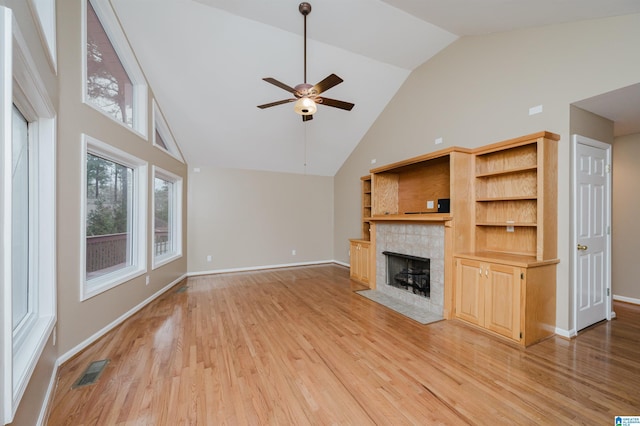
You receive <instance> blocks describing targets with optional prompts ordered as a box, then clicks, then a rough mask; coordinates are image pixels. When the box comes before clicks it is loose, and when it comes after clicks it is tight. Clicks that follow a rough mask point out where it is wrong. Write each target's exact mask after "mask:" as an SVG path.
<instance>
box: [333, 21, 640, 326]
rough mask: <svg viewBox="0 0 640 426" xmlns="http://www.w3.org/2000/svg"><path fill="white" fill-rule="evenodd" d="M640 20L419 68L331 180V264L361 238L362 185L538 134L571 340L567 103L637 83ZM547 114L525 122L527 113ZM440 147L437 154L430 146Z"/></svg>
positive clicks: (468, 42)
mask: <svg viewBox="0 0 640 426" xmlns="http://www.w3.org/2000/svg"><path fill="white" fill-rule="evenodd" d="M638 40H640V15H631V16H624V17H616V18H610V19H601V20H595V21H584V22H578V23H570V24H562V25H554V26H549V27H544V28H534V29H526V30H519V31H512V32H508V33H498V34H490V35H485V36H477V37H465V38H461V39H460V40H458V41H456V42H455V43H453V44H452V45H451V46H449V47H448V48H447V49H445V50H444V51H442V52H441V53H439V54H438V55H437V56H435V57H434V58H432V59H431V60H430V61H429V62H427V63H425V64H424V65H422V66H421V67H419V68H418V69H416V70H415V71H414V72H413V73H412V74H411V75H410V77H409V78H408V79H407V81H406V83H405V84H404V85H403V86H402V88H401V89H400V90H399V91H398V93H397V94H396V96H395V97H394V99H393V100H392V101H391V102H390V103H389V105H388V106H387V108H386V109H385V110H384V111H383V113H382V114H381V115H380V117H379V118H378V120H377V121H376V122H375V123H374V125H373V126H372V127H371V129H370V130H369V132H368V133H367V134H366V135H365V137H364V138H363V140H362V141H361V143H360V144H359V145H358V146H357V147H356V149H355V150H354V151H353V153H352V154H351V156H350V157H349V158H348V159H347V161H346V162H345V164H344V165H343V167H342V168H341V169H340V171H339V172H338V173H337V175H336V177H335V184H334V191H335V203H336V209H335V231H334V235H335V237H334V255H335V258H336V259H338V260H341V261H347V260H348V255H347V253H348V245H347V244H346V239H347V238H349V237H354V236H358V235H359V233H360V229H359V225H358V217H359V215H360V207H359V205H360V197H359V193H358V190H357V188H358V177H359V176H361V175H364V174H366V173H367V172H368V170H369V169H370V168H371V159H376V160H377V163H376V164H377V165H383V164H386V163H390V162H393V161H397V160H401V159H404V158H408V157H411V156H415V155H419V154H423V153H428V152H432V151H434V150H436V149H440V148H443V147H447V146H452V145H457V146H463V147H477V146H481V145H485V144H488V143H492V142H498V141H501V140H504V139H508V138H513V137H517V136H521V135H525V134H528V133H533V132H536V131H539V130H549V131H551V132H554V133H558V134H560V136H561V138H562V139H561V141H560V142H559V150H558V210H559V214H558V229H560V230H561V231H560V233H559V235H558V256H559V258H560V264H559V265H558V274H557V327H558V328H559V329H561V330H564V331H567V332H568V331H571V329H572V327H573V324H572V314H571V309H570V306H571V300H570V286H569V278H570V277H569V270H570V268H569V266H570V265H569V232H568V230H569V229H570V227H569V226H570V216H569V207H570V205H569V200H570V197H569V195H570V192H569V191H570V187H569V182H570V179H569V172H570V156H569V155H570V149H569V148H570V143H569V142H570V123H569V122H570V104H571V103H573V102H576V101H579V100H582V99H585V98H589V97H592V96H595V95H598V94H601V93H605V92H609V91H611V90H614V89H618V88H620V87H625V86H628V85H631V84H635V83H637V82H638V81H639V80H640V77H639V76H640V50H638V49H637V41H638ZM536 105H543V112H542V113H541V114H537V115H533V116H529V115H528V111H529V108H530V107H533V106H536ZM438 137H442V138H443V139H444V143H443V144H442V145H438V146H435V145H434V139H435V138H438Z"/></svg>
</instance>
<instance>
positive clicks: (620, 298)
mask: <svg viewBox="0 0 640 426" xmlns="http://www.w3.org/2000/svg"><path fill="white" fill-rule="evenodd" d="M613 300H618V301H620V302H627V303H633V304H634V305H640V299H635V298H633V297H625V296H618V295H616V294H614V295H613Z"/></svg>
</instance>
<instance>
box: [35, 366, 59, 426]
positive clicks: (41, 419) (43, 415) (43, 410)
mask: <svg viewBox="0 0 640 426" xmlns="http://www.w3.org/2000/svg"><path fill="white" fill-rule="evenodd" d="M58 367H60V363H59V362H58V360H56V362H55V365H54V367H53V373H52V374H51V379H50V380H49V386H48V387H47V392H46V393H45V395H44V400H43V401H44V402H43V404H42V407H40V415H39V416H38V423H36V424H37V426H44V424H45V422H46V420H47V411H48V410H49V404H51V403H52V402H53V400H52V398H53V391H54V390H55V388H56V378H57V377H58Z"/></svg>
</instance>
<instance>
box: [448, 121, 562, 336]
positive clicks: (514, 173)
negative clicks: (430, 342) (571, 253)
mask: <svg viewBox="0 0 640 426" xmlns="http://www.w3.org/2000/svg"><path fill="white" fill-rule="evenodd" d="M558 140H559V136H558V135H555V134H553V133H548V132H540V133H536V134H533V135H528V136H523V137H521V138H517V139H512V140H509V141H505V142H500V143H497V144H492V145H488V146H485V147H482V148H479V149H478V150H476V151H475V152H474V169H475V170H474V172H475V175H474V178H473V191H472V195H473V203H472V205H471V208H472V209H473V210H474V211H473V214H472V220H473V226H472V227H471V232H473V233H474V237H473V242H472V247H473V248H472V250H471V251H469V252H458V253H456V257H455V259H456V262H455V263H456V268H455V271H456V276H455V283H456V285H455V306H456V317H457V318H459V319H462V320H464V321H467V322H469V323H471V324H474V325H477V326H480V327H483V328H485V329H487V330H490V331H491V332H493V333H496V334H498V335H501V336H504V337H507V338H509V339H511V340H513V341H516V342H519V343H520V344H522V345H525V346H527V345H530V344H532V343H535V342H537V341H539V340H541V339H543V338H545V337H548V336H550V335H552V334H553V333H554V332H555V308H556V288H555V283H556V273H555V271H556V267H555V265H556V264H557V263H558V259H556V252H557V247H556V246H557V185H558V184H557V152H558V147H557V143H556V142H557V141H558Z"/></svg>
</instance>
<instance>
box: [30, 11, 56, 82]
mask: <svg viewBox="0 0 640 426" xmlns="http://www.w3.org/2000/svg"><path fill="white" fill-rule="evenodd" d="M28 4H29V7H30V8H31V14H32V15H33V16H34V17H35V18H36V19H35V20H36V22H37V23H38V32H39V33H40V38H41V39H42V44H43V45H44V46H46V47H47V48H46V49H45V51H46V54H47V59H48V60H49V65H51V69H52V70H53V72H54V73H55V74H57V73H58V56H57V53H56V33H57V30H56V0H28Z"/></svg>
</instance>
